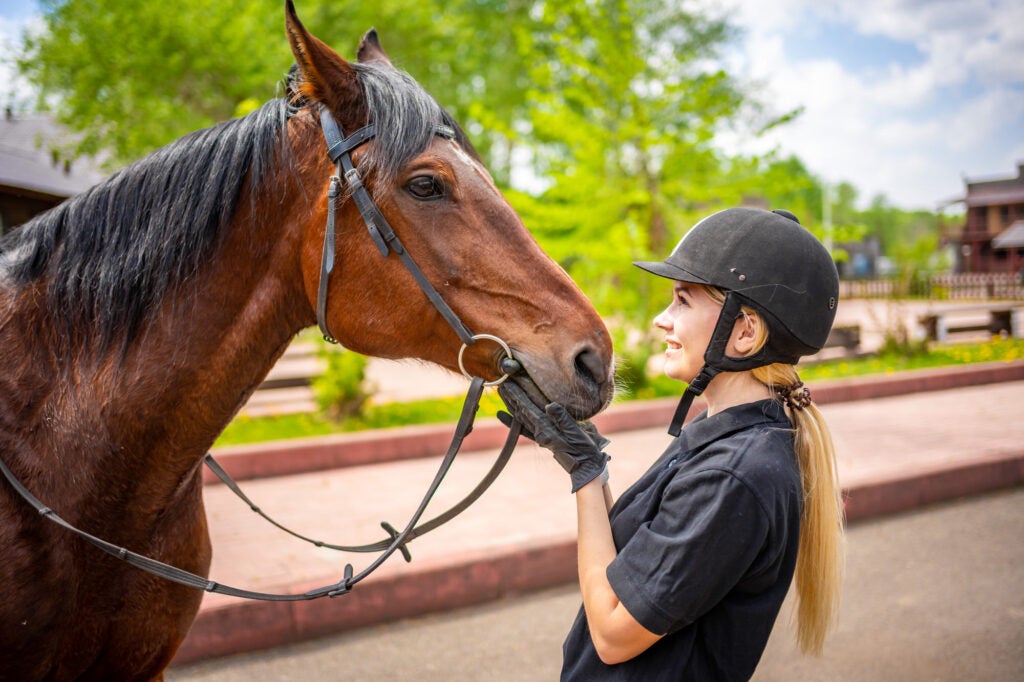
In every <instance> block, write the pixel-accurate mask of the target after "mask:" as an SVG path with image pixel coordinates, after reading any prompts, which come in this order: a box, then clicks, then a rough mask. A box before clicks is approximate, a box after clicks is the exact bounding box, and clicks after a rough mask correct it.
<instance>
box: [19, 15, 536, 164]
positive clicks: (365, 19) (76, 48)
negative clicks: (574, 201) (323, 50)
mask: <svg viewBox="0 0 1024 682" xmlns="http://www.w3.org/2000/svg"><path fill="white" fill-rule="evenodd" d="M297 4H298V8H297V9H298V11H299V14H300V16H301V17H302V19H303V20H304V22H305V23H306V25H307V26H309V27H310V29H311V30H312V31H313V32H314V33H316V34H317V35H318V36H320V37H321V38H322V39H323V40H325V41H326V42H327V43H328V44H330V45H333V46H335V47H336V48H337V49H338V50H339V52H340V53H341V54H342V55H343V56H346V57H349V58H351V57H352V56H353V55H354V53H355V49H356V46H357V43H358V40H359V37H360V36H361V35H362V33H363V32H365V31H366V30H367V29H369V28H371V27H374V26H375V27H376V28H377V29H378V30H379V32H380V34H381V38H382V41H383V43H384V46H385V49H386V50H387V51H388V53H389V55H390V56H391V58H392V61H393V62H394V63H395V64H396V66H398V67H400V68H404V69H406V70H407V71H409V72H410V73H411V74H412V75H413V76H414V77H416V78H417V79H418V80H419V81H420V82H421V83H423V85H424V86H425V87H426V88H427V89H428V90H429V91H431V92H432V93H434V94H435V96H436V97H438V99H439V101H441V103H442V104H443V105H445V106H446V107H448V108H449V109H451V110H452V112H453V113H454V114H455V115H456V116H457V117H458V118H459V119H460V120H461V121H463V122H464V124H465V125H466V127H467V129H468V130H469V131H470V133H471V134H473V137H474V139H475V141H476V144H477V146H478V148H479V149H480V150H481V152H482V153H484V155H485V157H487V156H493V157H494V158H492V159H490V160H491V165H492V167H493V168H495V169H496V175H497V176H498V177H499V179H505V180H507V178H508V175H509V168H510V163H509V159H510V157H511V143H510V140H512V139H515V138H516V135H514V134H513V127H514V121H516V120H518V119H522V118H524V117H525V114H524V111H525V109H526V106H527V100H526V96H525V92H526V87H525V83H526V79H527V77H528V75H529V64H530V63H532V62H531V56H530V55H529V53H528V52H527V51H525V50H523V49H521V46H520V44H519V43H520V37H519V36H520V35H523V34H524V33H525V34H527V35H528V34H529V28H528V26H527V27H526V28H525V29H524V30H510V26H512V27H515V26H517V25H520V24H521V23H522V22H523V21H528V19H529V10H530V8H531V6H532V3H530V2H526V1H524V0H505V1H496V0H459V1H456V2H445V3H442V2H437V1H434V2H421V3H408V2H404V1H401V0H378V1H377V2H374V3H365V2H356V1H355V0H301V1H300V2H298V3H297ZM41 8H42V10H43V21H44V25H43V29H42V30H41V31H40V32H39V33H36V34H29V35H28V36H26V41H25V48H24V50H23V52H22V54H21V55H20V56H19V59H18V65H19V69H20V71H21V72H22V73H23V74H24V75H25V76H26V77H27V79H28V80H29V81H30V82H31V83H33V84H34V85H35V86H36V87H37V88H38V90H39V93H40V104H41V105H42V106H43V107H44V108H49V109H51V110H52V111H53V113H54V114H55V115H56V117H57V118H58V120H59V121H60V122H61V123H62V124H64V125H66V126H68V127H69V128H71V129H72V130H76V131H78V132H80V133H81V136H80V137H79V139H78V142H77V144H76V145H75V146H74V147H73V148H70V149H67V150H65V152H66V154H67V155H68V156H71V157H73V156H77V155H80V154H97V153H100V152H103V153H104V154H106V155H108V156H109V157H110V160H111V164H112V165H115V166H116V165H119V164H122V163H125V162H128V161H132V160H134V159H136V158H139V157H141V156H143V155H145V154H147V153H149V152H150V151H152V150H153V149H155V148H157V147H159V146H161V145H163V144H166V143H167V142H170V141H171V140H174V139H176V138H178V137H181V136H182V135H184V134H186V133H188V132H191V131H193V130H196V129H199V128H202V127H205V126H209V125H212V124H213V123H216V122H218V121H221V120H224V119H227V118H230V117H232V116H237V115H242V114H245V113H248V112H249V111H251V110H252V109H254V108H255V107H256V106H258V105H259V104H260V103H262V102H263V101H265V100H266V99H269V98H270V97H273V96H275V94H278V84H279V83H280V81H281V79H282V77H283V76H284V74H285V73H286V72H287V69H288V66H289V65H290V64H291V63H292V56H291V53H290V52H289V49H288V45H287V41H286V40H285V36H284V19H283V17H284V14H283V3H281V2H247V1H245V0H178V2H175V3H173V5H168V4H167V3H162V2H155V1H153V0H139V1H138V2H130V3H126V2H121V1H120V0H41ZM492 150H494V153H493V154H492V153H491V152H492Z"/></svg>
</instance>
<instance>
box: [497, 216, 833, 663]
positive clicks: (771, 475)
mask: <svg viewBox="0 0 1024 682" xmlns="http://www.w3.org/2000/svg"><path fill="white" fill-rule="evenodd" d="M636 265H637V266H639V267H641V268H643V269H644V270H647V271H649V272H651V273H653V274H655V275H659V276H661V277H665V278H668V279H670V280H673V291H672V302H671V304H670V305H669V306H668V308H667V309H666V310H665V311H664V312H662V313H661V314H660V315H658V316H657V317H656V318H655V320H654V324H655V326H657V327H658V328H659V329H661V330H662V331H663V332H664V333H665V343H666V350H665V373H666V374H667V375H668V376H670V377H672V378H674V379H678V380H680V381H687V382H689V383H688V386H687V388H686V390H685V392H684V394H683V398H682V400H681V401H680V405H679V408H678V409H677V411H676V416H675V418H674V419H673V423H672V427H671V428H670V429H669V430H670V433H672V434H673V435H675V436H677V437H676V438H675V440H673V442H672V443H671V445H669V447H668V449H667V450H666V452H665V453H664V454H663V455H662V456H661V457H660V458H659V459H658V460H657V461H656V462H655V463H654V465H653V466H652V467H651V468H650V469H649V470H648V471H647V473H646V474H644V475H643V476H642V477H641V478H640V480H639V481H637V482H636V483H635V484H634V485H633V486H632V487H631V488H629V490H627V491H626V492H625V493H624V494H623V495H622V497H621V498H620V499H619V500H618V502H617V503H616V504H615V505H614V506H611V508H610V512H609V509H608V506H610V505H609V503H610V498H611V496H610V493H609V491H608V486H607V485H606V482H607V468H606V461H607V459H608V457H607V455H605V454H604V452H602V450H603V448H604V446H605V445H607V444H608V441H606V440H605V439H603V438H601V437H600V436H599V435H598V434H597V432H596V430H594V429H593V427H592V425H590V424H588V423H587V424H577V423H576V422H575V421H573V419H572V418H571V417H569V416H568V414H567V413H566V412H565V410H564V409H563V408H562V407H561V406H560V405H558V404H555V403H552V404H550V405H547V406H545V407H544V408H543V409H542V408H540V407H538V406H536V405H534V404H533V403H531V402H530V400H529V399H528V398H527V395H526V393H525V392H523V391H522V389H520V388H519V387H518V386H516V385H515V384H511V383H510V382H506V385H503V386H502V388H501V389H499V390H500V391H501V394H502V397H503V398H504V399H505V402H506V403H507V404H508V406H509V409H510V411H511V412H512V413H513V415H514V417H515V418H516V419H518V420H519V421H520V422H522V424H523V425H524V431H526V432H529V434H530V435H531V436H532V437H534V438H535V439H536V440H537V442H538V443H539V444H541V445H543V446H545V447H547V448H549V449H551V450H552V451H553V452H554V454H555V458H556V460H558V462H559V463H560V464H562V466H563V467H564V468H565V469H566V470H567V471H568V472H569V473H570V475H571V477H572V481H573V486H572V489H573V492H574V493H575V494H576V505H577V515H578V527H579V549H578V563H579V581H580V589H581V592H582V595H583V608H582V609H581V610H580V613H579V616H578V617H577V619H576V622H575V623H574V625H573V627H572V630H571V631H570V633H569V636H568V638H567V639H566V641H565V644H564V647H563V649H564V663H563V670H562V679H564V680H588V681H590V680H605V679H622V680H644V681H646V680H661V679H666V680H680V679H683V680H746V679H749V678H750V676H751V675H752V674H753V672H754V669H755V668H756V666H757V663H758V660H759V659H760V657H761V654H762V652H763V651H764V647H765V644H766V642H767V640H768V635H769V633H770V632H771V629H772V625H773V623H774V622H775V618H776V616H777V615H778V612H779V608H780V607H781V605H782V602H783V599H784V598H785V596H786V593H787V591H788V589H789V585H790V582H791V581H792V579H793V576H794V572H795V575H796V586H797V599H798V602H797V619H798V639H799V642H800V644H801V647H802V648H803V650H804V651H806V652H811V653H819V652H820V651H821V648H822V645H823V641H824V636H825V633H826V631H827V629H828V628H829V626H830V625H831V624H832V622H833V621H834V619H835V616H836V612H837V608H838V602H839V592H840V581H841V569H842V547H843V543H842V500H841V495H840V489H839V485H838V481H837V479H836V471H835V457H834V453H833V449H832V443H831V437H830V435H829V431H828V428H827V426H826V424H825V422H824V420H823V419H822V417H821V414H820V413H819V412H818V410H817V408H816V407H815V406H814V404H813V403H812V402H811V399H810V394H809V392H808V391H807V389H806V388H804V387H803V384H802V383H801V382H800V379H799V377H798V376H797V371H796V367H795V363H796V362H797V360H798V359H799V358H800V357H801V356H803V355H808V354H811V353H814V352H816V351H818V350H820V349H821V347H822V346H823V345H824V344H825V340H826V339H827V337H828V333H829V330H830V329H831V326H832V322H833V320H834V319H835V308H836V303H837V298H838V276H837V274H836V269H835V265H834V264H833V262H832V259H831V257H830V256H829V254H828V252H827V251H826V250H825V248H824V247H823V246H822V245H821V243H820V242H818V241H817V240H816V239H815V238H814V237H813V236H812V235H811V234H810V233H809V232H808V231H807V230H805V229H804V228H803V227H801V226H800V224H799V222H798V221H797V220H796V217H795V216H793V215H792V214H791V213H789V212H786V211H776V212H769V211H763V210H759V209H751V208H734V209H728V210H725V211H721V212H719V213H716V214H714V215H712V216H710V217H708V218H706V219H704V220H703V221H701V222H700V223H698V224H697V225H696V226H695V227H694V228H693V229H692V230H691V231H690V232H689V234H687V235H686V237H684V238H683V240H682V241H680V242H679V244H678V246H676V248H675V250H674V251H673V252H672V254H671V255H670V256H669V257H668V258H667V259H666V260H665V261H664V262H643V263H636ZM700 394H703V395H704V398H705V401H706V403H707V411H706V412H704V413H703V414H701V415H700V416H698V417H697V418H696V419H694V420H693V421H692V422H691V423H690V424H688V425H687V426H686V427H685V428H683V429H681V428H680V427H681V426H682V423H683V418H684V417H685V416H686V413H687V411H688V409H689V407H690V404H691V402H692V401H693V398H694V397H695V396H697V395H700ZM508 420H509V418H508V417H507V416H506V421H508Z"/></svg>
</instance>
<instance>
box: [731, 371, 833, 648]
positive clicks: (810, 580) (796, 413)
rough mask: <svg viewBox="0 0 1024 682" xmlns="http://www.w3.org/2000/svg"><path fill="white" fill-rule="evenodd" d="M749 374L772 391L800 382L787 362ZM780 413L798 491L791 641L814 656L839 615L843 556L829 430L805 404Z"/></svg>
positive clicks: (821, 646)
mask: <svg viewBox="0 0 1024 682" xmlns="http://www.w3.org/2000/svg"><path fill="white" fill-rule="evenodd" d="M751 372H752V374H753V376H754V378H755V379H757V380H758V381H760V382H761V383H763V384H765V385H766V386H767V387H768V388H769V390H771V391H772V392H773V393H775V392H777V391H778V390H786V389H788V388H789V387H791V386H795V385H796V384H797V383H798V382H799V381H800V378H799V376H798V375H797V371H796V367H795V366H793V365H784V364H775V365H768V366H766V367H758V368H757V369H754V370H751ZM786 414H787V415H788V416H789V420H790V422H791V423H792V424H793V427H794V432H795V433H794V449H795V450H796V456H797V461H798V462H799V465H800V481H801V485H802V486H803V495H804V506H803V515H802V517H801V519H800V547H799V550H798V552H797V558H796V576H795V580H796V591H797V641H798V642H799V643H800V648H801V650H802V651H803V652H804V653H808V654H813V655H820V654H821V651H822V648H823V647H824V644H825V635H826V634H827V633H828V631H829V629H830V628H831V627H832V625H833V624H834V623H835V621H836V619H837V617H838V615H839V599H840V594H841V592H842V581H843V564H844V558H845V551H844V550H845V545H844V540H843V498H842V489H841V487H840V485H839V477H838V472H837V470H836V458H835V448H834V447H833V445H832V434H831V432H830V431H829V428H828V424H827V423H825V419H824V417H822V415H821V412H820V411H818V408H817V407H816V406H815V405H814V404H813V403H811V404H809V405H807V406H806V407H803V408H792V407H788V406H787V407H786Z"/></svg>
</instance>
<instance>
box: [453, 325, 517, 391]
mask: <svg viewBox="0 0 1024 682" xmlns="http://www.w3.org/2000/svg"><path fill="white" fill-rule="evenodd" d="M480 339H487V340H488V341H494V342H495V343H496V344H498V345H499V346H501V348H502V350H504V351H505V355H507V356H508V357H510V358H515V356H514V355H512V349H511V348H509V347H508V344H507V343H505V342H504V341H502V340H501V339H499V338H498V337H497V336H493V335H491V334H474V335H473V340H474V341H478V340H480ZM466 348H468V345H467V344H465V343H464V344H462V348H460V349H459V369H460V370H462V375H463V376H464V377H466V378H467V379H469V380H470V381H472V380H473V376H472V375H471V374H470V373H469V372H467V371H466V366H465V365H464V364H462V354H463V353H465V352H466ZM499 366H500V365H499ZM509 376H511V375H510V374H508V373H507V372H503V373H502V375H501V376H500V377H498V378H497V379H495V380H494V381H485V382H484V386H497V385H498V384H500V383H502V382H503V381H505V379H508V378H509Z"/></svg>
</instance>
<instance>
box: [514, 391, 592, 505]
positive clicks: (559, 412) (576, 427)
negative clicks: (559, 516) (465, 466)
mask: <svg viewBox="0 0 1024 682" xmlns="http://www.w3.org/2000/svg"><path fill="white" fill-rule="evenodd" d="M498 394H499V395H501V398H502V400H504V401H505V405H507V406H508V409H509V411H510V412H511V413H512V415H509V414H507V413H505V412H499V413H498V419H500V420H501V421H502V423H503V424H505V425H506V426H508V425H510V424H511V423H512V419H513V415H514V418H515V419H516V420H518V421H519V423H520V424H522V425H523V435H524V436H527V437H528V438H532V439H533V440H535V441H536V442H537V444H538V445H540V446H541V447H545V448H547V449H548V450H551V452H552V454H553V455H554V457H555V461H556V462H558V463H559V464H560V465H562V468H563V469H565V470H566V471H567V472H569V476H570V477H571V478H572V492H574V493H575V492H576V491H577V490H579V489H580V488H582V487H583V486H585V485H586V484H587V483H590V482H591V481H593V480H594V479H595V478H597V477H598V476H601V475H602V474H604V473H605V472H606V471H607V462H608V459H609V458H608V455H606V454H605V453H604V452H602V448H604V447H605V446H606V445H608V443H609V442H610V441H609V440H608V439H607V438H605V437H603V436H602V435H601V434H600V433H598V432H597V429H596V428H595V427H594V425H593V424H592V423H590V422H577V421H576V420H574V419H573V418H572V417H571V416H570V415H569V413H568V412H566V411H565V408H564V407H562V406H561V405H559V404H558V403H549V404H548V405H547V406H546V407H545V408H544V409H543V410H542V409H541V408H540V407H538V406H537V405H536V404H535V403H534V402H533V401H531V400H530V399H529V397H527V395H526V393H525V392H524V391H523V390H522V389H521V388H519V386H517V385H516V384H514V383H512V382H510V381H506V382H505V383H503V384H502V385H501V386H499V387H498Z"/></svg>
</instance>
